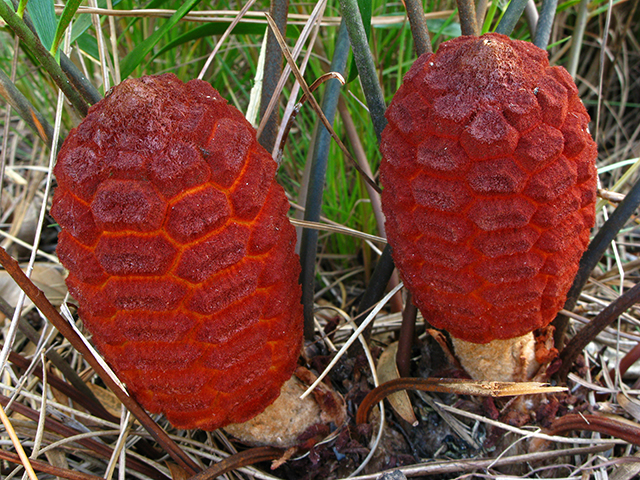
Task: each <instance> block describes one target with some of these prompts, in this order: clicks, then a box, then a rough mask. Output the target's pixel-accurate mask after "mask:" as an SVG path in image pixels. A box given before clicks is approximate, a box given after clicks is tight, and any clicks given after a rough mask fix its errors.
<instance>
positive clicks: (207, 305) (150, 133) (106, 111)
mask: <svg viewBox="0 0 640 480" xmlns="http://www.w3.org/2000/svg"><path fill="white" fill-rule="evenodd" d="M275 171H276V164H275V162H274V161H273V160H272V159H271V157H270V155H269V154H268V153H267V152H266V151H265V150H264V149H263V148H262V147H261V146H260V145H259V144H258V143H257V141H256V138H255V131H254V130H253V128H252V127H251V126H250V125H249V123H248V122H246V121H245V120H244V118H243V116H242V114H241V113H240V112H238V111H237V110H236V109H235V108H233V107H231V106H229V105H227V103H226V101H225V100H223V99H222V98H221V97H220V94H219V93H218V92H217V91H215V90H214V89H213V88H211V86H210V85H209V84H207V83H206V82H203V81H199V80H192V81H190V82H188V83H186V84H185V83H182V82H181V81H179V80H178V79H177V78H176V77H175V76H174V75H172V74H168V75H161V76H149V77H143V78H140V79H135V80H126V81H124V82H123V83H122V84H120V85H118V86H116V87H115V88H113V89H112V90H111V91H110V92H109V94H108V95H107V96H106V97H105V99H104V100H102V101H101V102H99V103H97V104H96V105H94V106H93V107H92V108H91V109H90V111H89V115H88V116H87V117H86V118H85V120H84V121H83V122H82V123H81V124H80V125H79V126H78V127H77V128H76V129H74V130H73V131H72V132H71V133H70V134H69V136H68V137H67V140H66V141H65V143H64V145H63V147H62V149H61V151H60V155H59V156H58V162H57V165H56V167H55V174H56V177H57V180H58V185H59V186H58V188H57V189H56V192H55V195H54V198H53V205H52V208H51V214H52V215H53V216H54V218H55V219H56V220H57V221H58V223H59V224H60V226H61V228H62V232H61V233H60V235H59V242H58V250H57V251H58V255H59V258H60V260H61V262H62V263H63V265H64V266H65V267H66V268H67V269H68V270H69V276H68V278H67V285H68V287H69V291H70V293H71V294H72V295H73V296H74V298H75V299H76V300H77V302H78V304H79V309H78V313H79V316H80V317H81V318H82V320H83V322H84V326H85V328H86V329H87V330H88V331H89V332H90V333H91V334H92V339H93V342H94V343H95V345H96V347H97V348H98V350H99V351H100V352H101V354H102V355H103V356H104V357H105V359H106V360H107V362H108V363H109V364H110V365H111V367H112V368H113V369H114V370H115V372H116V373H117V374H118V376H119V377H120V379H121V380H122V381H123V382H124V383H125V384H126V385H127V388H128V390H129V392H130V393H131V394H132V395H133V396H134V397H135V398H136V399H137V400H138V401H139V402H140V403H141V404H142V405H143V406H144V407H145V408H147V409H148V410H150V411H151V412H154V413H159V412H161V413H164V414H165V415H166V416H167V418H168V419H169V421H170V422H171V423H172V424H173V425H174V426H175V427H178V428H185V429H187V428H189V429H190V428H201V429H207V430H213V429H216V428H218V427H221V426H224V425H226V424H228V423H237V422H241V421H246V420H248V419H249V418H251V417H253V416H255V415H256V414H258V413H260V412H261V411H262V410H263V409H264V408H266V406H267V405H269V404H270V403H271V402H272V401H273V400H275V399H276V398H277V396H278V395H279V393H280V387H281V386H282V384H283V383H284V382H285V381H286V380H287V379H288V378H289V377H290V376H291V374H292V372H293V369H294V368H295V366H296V363H297V359H298V355H299V352H300V347H301V343H302V306H301V304H300V295H301V291H300V286H299V285H298V276H299V273H300V266H299V260H298V257H297V255H295V253H294V251H293V246H294V245H295V229H294V228H293V226H292V225H291V223H290V222H289V220H288V218H287V211H288V209H289V202H288V201H287V198H286V196H285V194H284V190H283V189H282V187H281V186H280V185H278V183H277V182H276V181H275Z"/></svg>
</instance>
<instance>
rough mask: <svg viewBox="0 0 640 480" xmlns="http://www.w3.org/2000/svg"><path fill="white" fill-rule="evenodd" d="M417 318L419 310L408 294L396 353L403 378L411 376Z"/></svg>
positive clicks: (399, 371) (399, 370)
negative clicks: (412, 350)
mask: <svg viewBox="0 0 640 480" xmlns="http://www.w3.org/2000/svg"><path fill="white" fill-rule="evenodd" d="M417 316H418V309H417V308H416V306H415V305H414V304H413V298H412V295H411V293H408V294H407V301H406V302H405V307H404V311H403V312H402V326H401V327H400V338H399V339H398V353H396V364H397V366H398V373H399V374H400V376H401V377H410V376H411V349H412V347H413V342H414V340H415V332H416V318H417Z"/></svg>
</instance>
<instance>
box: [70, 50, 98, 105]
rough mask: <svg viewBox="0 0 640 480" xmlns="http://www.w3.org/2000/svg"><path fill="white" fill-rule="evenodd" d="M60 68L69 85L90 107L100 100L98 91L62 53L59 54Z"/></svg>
mask: <svg viewBox="0 0 640 480" xmlns="http://www.w3.org/2000/svg"><path fill="white" fill-rule="evenodd" d="M60 67H61V68H62V70H63V71H64V73H66V74H67V77H68V78H69V81H70V82H71V85H73V87H74V88H75V89H76V90H77V91H78V93H80V95H82V98H84V99H85V101H86V102H87V103H89V104H91V105H94V104H96V103H98V102H99V101H100V100H102V95H101V94H100V91H99V90H98V89H97V88H96V87H94V86H93V84H92V83H91V82H90V81H89V79H88V78H87V77H85V76H84V74H83V73H82V72H81V71H80V70H79V69H78V67H76V64H75V63H73V62H72V61H71V60H69V57H67V56H66V55H65V54H64V53H61V54H60Z"/></svg>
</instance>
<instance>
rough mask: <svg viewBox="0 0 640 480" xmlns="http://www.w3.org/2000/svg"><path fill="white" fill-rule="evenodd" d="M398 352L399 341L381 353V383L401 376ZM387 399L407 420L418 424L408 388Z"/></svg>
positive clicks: (379, 362) (414, 424)
mask: <svg viewBox="0 0 640 480" xmlns="http://www.w3.org/2000/svg"><path fill="white" fill-rule="evenodd" d="M397 352H398V342H394V343H392V344H391V345H389V346H388V347H387V348H386V349H385V350H384V352H382V354H381V355H380V359H379V360H378V378H379V379H380V383H381V384H382V383H386V382H388V381H389V380H393V379H396V378H400V374H399V373H398V367H397V365H396V354H397ZM387 400H389V403H390V404H391V408H393V410H394V411H395V412H396V413H397V414H398V415H399V416H400V417H402V418H403V419H404V420H405V421H407V422H409V423H410V424H411V425H413V426H416V425H417V424H418V420H417V419H416V416H415V414H414V413H413V406H412V405H411V400H410V399H409V394H408V393H407V391H406V390H401V391H399V392H395V393H392V394H391V395H389V396H388V397H387Z"/></svg>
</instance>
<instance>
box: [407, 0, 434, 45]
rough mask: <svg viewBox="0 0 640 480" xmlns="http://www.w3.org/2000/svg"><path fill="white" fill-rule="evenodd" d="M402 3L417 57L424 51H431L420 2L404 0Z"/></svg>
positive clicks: (418, 0) (417, 0)
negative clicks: (405, 9)
mask: <svg viewBox="0 0 640 480" xmlns="http://www.w3.org/2000/svg"><path fill="white" fill-rule="evenodd" d="M404 4H405V6H406V8H407V16H408V17H409V25H411V35H412V36H413V44H414V47H415V49H416V54H417V56H418V57H419V56H420V55H422V54H424V53H433V48H432V47H431V37H430V36H429V28H428V27H427V20H426V18H425V17H424V10H423V8H422V2H421V1H420V0H405V2H404Z"/></svg>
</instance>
